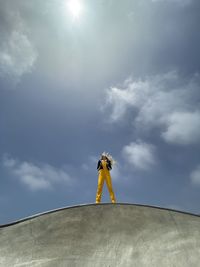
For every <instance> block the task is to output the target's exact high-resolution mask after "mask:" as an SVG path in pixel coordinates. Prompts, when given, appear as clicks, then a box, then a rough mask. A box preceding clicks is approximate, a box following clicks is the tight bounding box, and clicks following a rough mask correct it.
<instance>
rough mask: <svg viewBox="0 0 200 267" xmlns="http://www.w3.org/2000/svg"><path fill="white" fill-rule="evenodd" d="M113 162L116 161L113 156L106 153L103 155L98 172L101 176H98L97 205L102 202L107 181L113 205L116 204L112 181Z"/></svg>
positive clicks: (98, 164) (98, 165)
mask: <svg viewBox="0 0 200 267" xmlns="http://www.w3.org/2000/svg"><path fill="white" fill-rule="evenodd" d="M113 162H114V161H113V159H112V156H111V155H109V154H108V153H105V152H103V153H102V154H101V158H100V159H99V161H98V163H97V170H98V174H99V175H98V186H97V192H96V203H100V202H101V196H102V191H103V185H104V181H106V185H107V187H108V191H109V193H110V199H111V201H112V203H116V198H115V194H114V191H113V187H112V180H111V175H110V170H112V165H113Z"/></svg>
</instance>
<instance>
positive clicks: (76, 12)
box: [68, 0, 83, 19]
mask: <svg viewBox="0 0 200 267" xmlns="http://www.w3.org/2000/svg"><path fill="white" fill-rule="evenodd" d="M68 9H69V12H70V13H71V15H72V17H73V19H78V18H79V17H80V15H81V13H82V10H83V7H82V4H81V2H80V1H78V0H69V2H68Z"/></svg>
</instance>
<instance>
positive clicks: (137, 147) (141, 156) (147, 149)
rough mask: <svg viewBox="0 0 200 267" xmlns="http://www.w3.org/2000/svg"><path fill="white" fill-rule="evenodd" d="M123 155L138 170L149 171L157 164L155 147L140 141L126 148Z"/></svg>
mask: <svg viewBox="0 0 200 267" xmlns="http://www.w3.org/2000/svg"><path fill="white" fill-rule="evenodd" d="M122 154H123V156H124V159H125V160H126V161H127V162H128V163H129V164H130V165H132V166H133V167H135V168H136V169H141V170H148V169H150V168H151V167H152V166H154V165H155V164H156V159H155V147H154V146H153V145H151V144H147V143H144V142H142V141H140V140H138V141H137V142H131V143H130V144H129V145H126V146H124V148H123V150H122Z"/></svg>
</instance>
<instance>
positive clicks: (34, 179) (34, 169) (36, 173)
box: [3, 156, 71, 191]
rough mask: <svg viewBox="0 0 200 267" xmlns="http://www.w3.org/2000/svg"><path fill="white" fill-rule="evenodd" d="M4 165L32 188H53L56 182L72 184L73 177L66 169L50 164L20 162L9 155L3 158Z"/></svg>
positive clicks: (34, 189) (33, 189)
mask: <svg viewBox="0 0 200 267" xmlns="http://www.w3.org/2000/svg"><path fill="white" fill-rule="evenodd" d="M3 165H4V167H5V168H6V169H7V170H8V171H9V172H10V173H11V174H12V175H14V176H15V177H16V178H18V179H19V181H20V182H21V183H22V184H24V185H25V186H27V187H28V188H29V189H30V190H32V191H36V190H41V189H43V190H44V189H51V188H53V186H54V185H55V184H62V183H66V184H68V185H69V184H70V181H71V178H70V176H69V174H68V173H67V172H66V171H65V170H64V169H57V168H55V167H53V166H51V165H49V164H39V165H36V164H33V163H31V162H26V161H24V162H20V161H18V160H15V159H13V158H9V157H8V156H4V158H3Z"/></svg>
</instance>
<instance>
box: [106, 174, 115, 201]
mask: <svg viewBox="0 0 200 267" xmlns="http://www.w3.org/2000/svg"><path fill="white" fill-rule="evenodd" d="M106 184H107V187H108V191H109V193H110V199H111V201H112V203H116V199H115V194H114V191H113V187H112V181H111V176H110V173H109V172H107V174H106Z"/></svg>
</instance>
